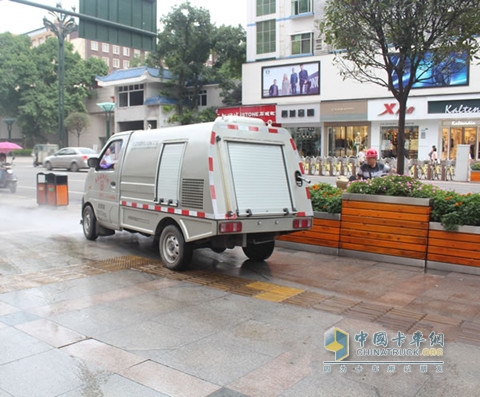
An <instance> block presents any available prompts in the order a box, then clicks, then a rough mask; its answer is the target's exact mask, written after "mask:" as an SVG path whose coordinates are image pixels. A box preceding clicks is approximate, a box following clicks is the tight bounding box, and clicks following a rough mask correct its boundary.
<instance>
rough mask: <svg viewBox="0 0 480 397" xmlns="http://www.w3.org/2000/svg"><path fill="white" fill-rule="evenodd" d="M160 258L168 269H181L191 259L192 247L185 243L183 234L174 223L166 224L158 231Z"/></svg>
mask: <svg viewBox="0 0 480 397" xmlns="http://www.w3.org/2000/svg"><path fill="white" fill-rule="evenodd" d="M158 247H159V252H160V259H161V260H162V262H163V265H164V266H165V267H166V268H168V269H170V270H183V269H185V267H187V266H188V264H189V263H190V261H191V260H192V253H193V250H192V247H191V246H190V245H188V244H186V243H185V239H184V238H183V234H182V232H181V231H180V229H179V228H178V227H177V226H175V225H168V226H166V227H165V228H164V229H163V230H162V233H160V239H159V242H158Z"/></svg>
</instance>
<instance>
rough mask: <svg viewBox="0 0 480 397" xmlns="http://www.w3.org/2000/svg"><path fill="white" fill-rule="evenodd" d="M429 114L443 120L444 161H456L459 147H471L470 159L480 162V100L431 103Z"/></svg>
mask: <svg viewBox="0 0 480 397" xmlns="http://www.w3.org/2000/svg"><path fill="white" fill-rule="evenodd" d="M428 113H429V114H431V115H438V116H440V117H444V119H443V120H442V125H441V127H442V130H441V145H440V147H439V152H440V155H441V158H442V159H455V158H456V157H457V146H458V145H469V146H470V158H471V159H474V160H480V128H479V127H480V100H479V99H452V100H442V101H429V102H428Z"/></svg>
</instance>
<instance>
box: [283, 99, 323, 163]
mask: <svg viewBox="0 0 480 397" xmlns="http://www.w3.org/2000/svg"><path fill="white" fill-rule="evenodd" d="M277 122H278V123H279V124H280V125H281V126H282V127H284V128H286V129H288V130H289V131H290V134H291V135H292V137H293V138H294V139H295V145H296V146H297V149H298V152H299V154H300V155H301V156H305V157H317V156H321V155H322V128H321V127H320V104H319V103H315V104H312V103H308V104H291V105H278V106H277Z"/></svg>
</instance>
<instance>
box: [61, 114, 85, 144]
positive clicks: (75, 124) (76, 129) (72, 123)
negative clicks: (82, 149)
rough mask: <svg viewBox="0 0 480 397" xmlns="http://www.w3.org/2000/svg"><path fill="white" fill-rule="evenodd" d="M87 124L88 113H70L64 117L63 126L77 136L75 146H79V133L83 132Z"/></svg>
mask: <svg viewBox="0 0 480 397" xmlns="http://www.w3.org/2000/svg"><path fill="white" fill-rule="evenodd" d="M89 125H90V116H89V115H88V113H82V112H74V113H70V114H69V115H68V116H67V118H66V119H65V128H66V129H67V131H68V132H69V133H71V134H72V135H75V136H76V137H77V146H80V135H82V134H83V133H84V132H85V128H87V127H88V126H89Z"/></svg>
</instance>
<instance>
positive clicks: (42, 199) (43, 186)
mask: <svg viewBox="0 0 480 397" xmlns="http://www.w3.org/2000/svg"><path fill="white" fill-rule="evenodd" d="M37 204H38V205H44V204H47V178H46V177H45V173H43V172H39V173H38V174H37Z"/></svg>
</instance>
